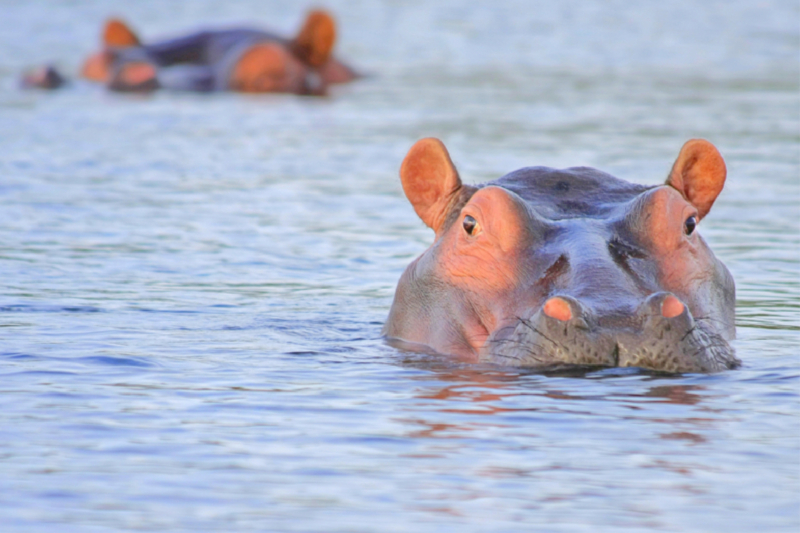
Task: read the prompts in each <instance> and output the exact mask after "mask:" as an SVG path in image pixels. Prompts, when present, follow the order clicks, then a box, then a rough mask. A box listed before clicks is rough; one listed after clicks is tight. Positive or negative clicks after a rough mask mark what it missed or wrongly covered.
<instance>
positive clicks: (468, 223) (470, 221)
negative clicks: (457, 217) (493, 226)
mask: <svg viewBox="0 0 800 533" xmlns="http://www.w3.org/2000/svg"><path fill="white" fill-rule="evenodd" d="M477 227H478V221H477V220H475V217H472V216H470V215H467V216H465V217H464V231H466V232H467V235H472V234H473V233H474V232H475V228H477Z"/></svg>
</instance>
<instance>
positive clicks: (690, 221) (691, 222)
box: [683, 216, 697, 235]
mask: <svg viewBox="0 0 800 533" xmlns="http://www.w3.org/2000/svg"><path fill="white" fill-rule="evenodd" d="M696 227H697V218H696V217H694V216H691V217H689V218H687V219H686V222H684V224H683V231H684V232H685V233H686V235H691V234H692V232H693V231H694V228H696Z"/></svg>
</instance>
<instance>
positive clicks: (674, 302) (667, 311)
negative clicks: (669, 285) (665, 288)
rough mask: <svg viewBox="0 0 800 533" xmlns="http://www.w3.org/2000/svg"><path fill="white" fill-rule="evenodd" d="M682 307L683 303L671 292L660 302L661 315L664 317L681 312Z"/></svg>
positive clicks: (673, 315)
mask: <svg viewBox="0 0 800 533" xmlns="http://www.w3.org/2000/svg"><path fill="white" fill-rule="evenodd" d="M683 309H684V306H683V303H681V301H680V300H678V299H677V298H675V297H674V296H673V295H671V294H670V295H669V296H667V297H666V298H664V301H663V302H661V316H663V317H664V318H673V317H676V316H678V315H680V314H681V313H683Z"/></svg>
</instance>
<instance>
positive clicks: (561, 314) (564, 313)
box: [543, 296, 572, 322]
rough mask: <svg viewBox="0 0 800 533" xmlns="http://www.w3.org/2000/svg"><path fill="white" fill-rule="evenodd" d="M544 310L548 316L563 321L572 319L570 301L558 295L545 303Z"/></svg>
mask: <svg viewBox="0 0 800 533" xmlns="http://www.w3.org/2000/svg"><path fill="white" fill-rule="evenodd" d="M543 311H544V314H546V315H547V316H549V317H552V318H555V319H557V320H561V321H563V322H566V321H567V320H571V319H572V308H571V307H570V305H569V303H568V302H567V301H566V300H564V299H562V298H559V297H558V296H554V297H553V298H550V299H549V300H547V301H546V302H545V304H544V308H543Z"/></svg>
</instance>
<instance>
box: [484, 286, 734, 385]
mask: <svg viewBox="0 0 800 533" xmlns="http://www.w3.org/2000/svg"><path fill="white" fill-rule="evenodd" d="M670 298H672V299H673V300H671V301H673V302H677V301H678V300H677V299H675V298H674V296H672V295H670V294H669V293H656V294H653V295H651V296H650V297H649V298H648V299H647V300H646V301H645V302H644V303H643V304H642V305H641V306H640V308H639V310H638V311H637V312H636V313H635V315H634V316H633V317H632V318H630V319H627V320H625V321H624V323H623V324H622V325H619V324H613V325H608V324H604V323H603V321H599V320H597V319H596V318H595V317H593V316H592V314H591V313H590V312H589V311H587V310H586V309H585V308H584V307H583V306H581V305H580V303H579V302H578V301H577V300H575V299H572V298H569V297H556V298H554V299H555V300H560V301H562V302H565V303H566V304H567V305H568V306H569V308H570V309H569V312H567V313H566V316H565V315H559V314H558V313H551V314H553V315H555V316H550V315H548V313H547V312H546V309H545V308H544V307H543V308H542V309H539V310H538V311H537V312H536V313H534V314H533V315H532V316H530V317H529V318H520V319H517V320H516V323H515V324H512V325H510V326H508V327H506V328H502V329H500V330H498V331H497V332H495V333H494V334H493V335H492V336H491V337H490V338H489V339H488V341H487V342H486V344H485V345H484V347H483V349H482V350H481V355H480V358H481V360H482V361H485V362H491V363H496V364H501V365H505V366H536V367H553V366H561V365H581V366H605V367H640V368H645V369H648V370H656V371H662V372H675V373H683V372H718V371H721V370H726V369H733V368H736V367H737V366H739V364H740V362H739V360H738V359H737V358H736V355H735V352H734V349H733V348H732V347H731V345H730V344H728V342H727V341H726V340H725V339H724V338H723V337H722V336H721V335H720V334H719V333H717V332H715V331H714V330H713V329H711V328H710V327H709V326H708V325H707V321H706V320H705V319H698V320H695V319H694V318H693V317H692V313H691V312H690V311H689V309H688V308H687V307H686V306H683V305H679V308H681V307H682V309H679V310H680V312H679V313H677V314H674V312H673V311H670V310H668V311H667V312H664V311H663V309H664V308H665V306H664V302H665V301H667V302H670V300H669V299H670ZM551 300H553V299H551ZM673 314H674V316H670V315H673Z"/></svg>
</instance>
